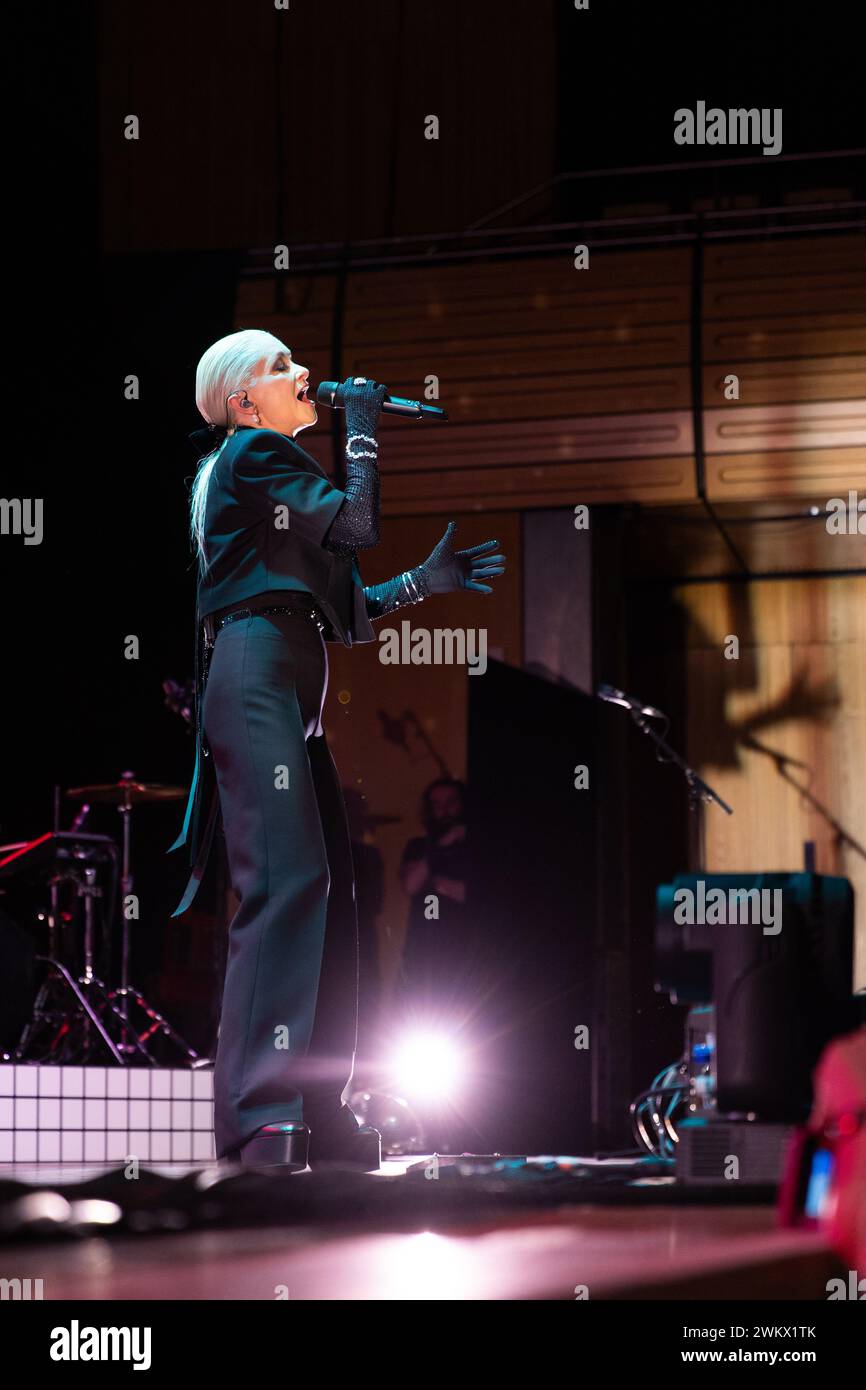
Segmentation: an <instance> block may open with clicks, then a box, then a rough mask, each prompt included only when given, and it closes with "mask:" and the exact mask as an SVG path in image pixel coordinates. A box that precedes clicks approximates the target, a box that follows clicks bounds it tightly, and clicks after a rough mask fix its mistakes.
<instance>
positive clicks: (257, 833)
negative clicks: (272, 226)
mask: <svg viewBox="0 0 866 1390" xmlns="http://www.w3.org/2000/svg"><path fill="white" fill-rule="evenodd" d="M342 393H343V399H344V403H345V412H346V446H345V450H346V486H345V490H341V489H339V488H336V487H334V486H333V485H332V484H331V482H330V481H329V479H328V477H327V475H326V474H325V473H324V472H323V470H322V469H321V468H320V467H319V465H318V464H317V463H316V461H315V460H314V459H313V458H311V457H310V455H309V454H307V453H305V452H304V450H303V449H301V448H300V446H299V445H298V444H297V443H296V442H295V439H296V436H297V435H299V434H300V433H301V431H302V430H305V429H308V428H309V427H310V425H313V424H315V422H316V406H315V403H314V401H313V399H312V398H311V394H310V383H309V372H308V369H307V368H306V367H302V366H301V365H300V363H298V362H296V361H295V360H294V359H293V357H292V354H291V351H290V349H289V348H287V347H285V345H284V344H283V343H281V342H280V341H279V339H278V338H275V337H273V335H272V334H270V333H266V332H263V331H260V330H258V329H244V330H243V331H241V332H239V333H231V334H229V335H228V337H225V338H221V339H220V340H219V341H218V342H216V343H214V344H213V345H212V346H211V347H209V348H208V349H207V351H206V352H205V353H204V355H203V357H202V358H201V361H200V362H199V364H198V369H197V372H196V405H197V407H198V409H199V412H200V413H201V415H202V416H203V417H204V419H205V421H206V422H207V424H208V427H209V430H208V431H204V430H199V431H196V433H195V434H194V435H193V439H194V441H195V442H196V443H198V444H202V443H205V444H206V447H207V450H208V452H206V453H205V455H204V456H203V457H202V458H201V460H200V462H199V467H198V471H197V474H196V477H195V481H194V483H193V487H192V498H191V530H192V536H193V542H194V545H195V548H196V550H197V553H198V561H199V582H198V603H197V615H196V768H195V774H194V778H193V786H192V790H191V792H190V798H189V803H188V806H187V812H186V817H185V820H184V826H183V829H182V831H181V834H180V836H179V837H178V839H177V841H176V842H175V844H174V845H173V846H172V848H173V849H176V848H178V847H179V846H180V845H183V844H187V845H188V847H189V854H190V862H191V865H192V876H191V878H190V881H189V884H188V887H187V890H186V893H185V894H184V897H183V899H182V901H181V903H180V905H179V906H178V908H177V909H176V910H175V914H174V915H175V916H179V915H180V914H181V913H182V912H185V911H186V909H187V908H188V907H189V905H190V903H191V902H192V899H193V897H194V896H195V891H196V888H197V887H198V884H199V882H200V881H201V876H202V874H203V872H204V868H205V864H206V861H207V856H208V851H209V847H210V844H211V841H212V838H213V833H214V829H215V825H216V822H217V819H218V817H219V816H220V815H221V818H222V824H223V828H224V832H225V839H226V847H227V851H228V863H229V871H230V875H231V881H232V886H233V888H234V890H235V892H236V894H237V896H238V899H239V904H240V905H239V907H238V909H237V912H236V914H235V916H234V918H233V920H232V923H231V926H230V929H229V948H228V962H227V967H226V977H225V986H224V992H223V1000H222V1011H221V1019H220V1032H219V1041H218V1045H217V1054H216V1062H215V1069H214V1130H215V1138H216V1151H217V1157H219V1158H230V1159H235V1160H239V1161H240V1162H241V1163H243V1164H247V1165H250V1166H271V1165H279V1166H282V1167H285V1168H286V1169H287V1170H288V1171H293V1170H295V1169H298V1168H304V1167H306V1165H307V1162H308V1160H309V1162H310V1163H317V1162H326V1163H332V1164H344V1165H346V1166H351V1167H357V1168H360V1169H366V1170H369V1169H372V1168H376V1167H378V1166H379V1163H380V1154H381V1147H380V1135H379V1133H378V1131H377V1130H375V1129H372V1128H371V1127H369V1126H362V1125H359V1124H358V1121H357V1119H356V1117H355V1116H354V1115H353V1113H352V1111H351V1110H350V1109H349V1108H348V1106H347V1105H346V1104H345V1103H344V1098H345V1097H346V1096H347V1095H348V1094H349V1087H350V1082H351V1078H352V1070H353V1066H354V1052H355V1045H356V1033H357V983H358V931H357V917H356V912H355V892H354V879H353V871H352V858H351V848H350V840H349V830H348V824H347V820H346V812H345V808H344V805H343V797H342V791H341V788H340V783H339V778H338V774H337V771H336V768H335V766H334V762H333V759H332V757H331V754H330V751H329V749H328V745H327V741H326V738H325V733H324V729H323V728H322V722H321V717H322V707H323V703H324V699H325V693H326V690H327V684H328V657H327V649H326V646H325V643H326V642H328V641H341V642H343V643H344V644H345V645H346V646H351V645H352V643H353V642H371V641H375V633H374V631H373V628H372V626H371V620H375V619H376V618H380V617H383V616H384V615H385V614H387V613H391V612H393V611H394V610H395V609H397V608H401V607H404V606H406V605H408V604H414V603H419V602H421V601H422V600H423V599H425V598H427V597H429V595H430V594H435V593H449V592H451V591H454V590H457V589H472V590H474V591H476V592H479V593H490V592H491V589H490V585H489V584H487V583H485V582H484V581H485V580H487V579H490V578H492V577H493V576H495V575H498V574H502V573H503V571H504V557H503V556H502V555H500V554H494V553H492V552H494V551H496V548H497V546H498V544H499V542H498V541H485V542H484V543H483V544H481V545H477V546H474V547H473V548H472V549H471V550H461V551H455V550H453V549H452V545H451V539H452V533H453V531H454V523H453V522H451V523H449V526H448V528H447V530H446V532H445V534H444V536H443V537H442V539H441V540H440V541H439V543H438V545H437V546H436V548H435V549H434V550H433V552H432V554H431V555H430V556H429V557H428V559H427V560H425V561H424V563H423V564H421V565H417V566H416V567H415V568H414V569H410V570H406V571H404V572H403V574H401V575H398V576H397V577H396V578H395V579H389V580H387V581H386V582H385V583H383V584H376V585H373V586H372V587H368V588H364V587H363V586H362V584H361V577H360V574H359V571H358V566H357V561H356V552H357V551H359V550H365V549H369V548H370V547H371V546H374V545H375V544H376V543H377V541H378V539H379V474H378V467H377V453H378V443H377V429H378V423H379V415H380V412H381V408H382V402H383V399H384V397H385V394H386V393H385V388H384V387H382V386H379V385H377V384H376V382H372V381H367V380H366V379H365V378H363V377H354V378H349V379H348V380H347V381H346V382H345V383H344V384H343V386H342Z"/></svg>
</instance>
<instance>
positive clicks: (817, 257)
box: [703, 236, 866, 501]
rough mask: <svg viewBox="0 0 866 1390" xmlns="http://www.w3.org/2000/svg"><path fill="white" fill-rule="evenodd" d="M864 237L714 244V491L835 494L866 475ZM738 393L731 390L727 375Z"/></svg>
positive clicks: (708, 280)
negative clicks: (727, 388)
mask: <svg viewBox="0 0 866 1390" xmlns="http://www.w3.org/2000/svg"><path fill="white" fill-rule="evenodd" d="M864 353H866V238H864V237H863V236H842V237H823V238H816V237H796V238H793V239H791V238H782V239H781V241H779V242H776V241H773V242H771V241H765V242H757V243H751V244H747V245H733V246H719V247H714V248H708V250H707V252H706V256H705V264H704V285H703V355H704V362H705V364H706V365H705V367H704V373H703V378H704V402H703V404H704V422H705V435H704V437H705V449H706V479H707V491H708V494H709V496H710V497H711V498H712V499H713V500H715V501H748V500H756V499H767V498H778V499H779V500H782V499H786V498H794V497H808V496H810V495H811V496H820V495H823V496H827V497H830V496H835V495H837V494H838V493H839V491H841V490H847V488H849V487H854V488H856V487H858V486H862V484H863V481H864V479H866V466H864V464H866V358H864ZM729 375H735V376H736V377H737V378H738V381H739V396H738V399H736V400H726V399H725V396H724V390H725V378H726V377H727V376H729Z"/></svg>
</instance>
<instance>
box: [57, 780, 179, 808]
mask: <svg viewBox="0 0 866 1390" xmlns="http://www.w3.org/2000/svg"><path fill="white" fill-rule="evenodd" d="M66 795H67V796H68V797H70V798H71V799H72V800H73V801H107V802H111V803H114V804H115V805H118V806H119V805H121V804H126V805H131V804H133V803H134V802H137V801H181V800H182V799H183V798H184V797H185V796H186V791H185V789H184V788H183V787H168V786H164V785H163V784H162V783H160V782H128V781H120V782H103V783H97V784H95V785H94V786H91V787H70V788H69V790H68V791H67V793H66Z"/></svg>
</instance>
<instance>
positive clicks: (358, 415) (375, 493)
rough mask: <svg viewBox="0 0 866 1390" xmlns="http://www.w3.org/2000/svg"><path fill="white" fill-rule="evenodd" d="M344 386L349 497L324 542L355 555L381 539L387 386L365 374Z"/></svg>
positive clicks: (338, 550)
mask: <svg viewBox="0 0 866 1390" xmlns="http://www.w3.org/2000/svg"><path fill="white" fill-rule="evenodd" d="M340 389H341V393H342V397H343V401H344V404H345V410H346V486H345V488H344V489H343V491H344V492H345V494H346V498H345V501H344V502H343V503H342V505H341V507H340V510H339V511H338V512H337V515H336V516H335V517H334V520H333V522H332V523H331V525H330V527H329V529H328V534H327V536H326V537H325V540H324V542H323V544H324V546H325V548H326V549H327V550H333V551H336V552H337V554H338V555H354V553H355V551H356V550H366V549H369V547H370V546H373V545H377V544H378V541H379V467H378V453H379V444H378V441H377V439H376V432H377V430H378V428H379V416H380V415H381V413H382V402H383V400H384V399H385V396H386V395H387V390H386V388H385V387H384V386H379V385H378V384H377V383H376V382H375V381H367V380H366V379H364V378H363V377H347V378H346V380H345V381H344V382H343V383H342V386H341V388H340Z"/></svg>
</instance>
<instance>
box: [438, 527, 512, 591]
mask: <svg viewBox="0 0 866 1390" xmlns="http://www.w3.org/2000/svg"><path fill="white" fill-rule="evenodd" d="M454 529H455V528H454V522H453V521H449V523H448V526H447V528H446V530H445V534H444V536H443V537H442V539H441V540H440V542H439V544H438V545H437V546H436V548H435V549H434V550H433V552H432V554H431V555H429V556H428V558H427V559H426V560H425V561H424V563H423V564H422V565H419V566H418V568H419V569H420V571H421V576H422V581H423V583H424V584H425V585H426V587H427V589H428V591H429V592H430V593H431V594H451V593H454V591H455V590H457V589H475V590H476V592H477V593H479V594H490V593H492V592H493V590H492V589H491V587H490V585H489V584H483V583H480V582H479V581H480V580H483V579H492V578H493V577H494V576H495V575H497V574H504V573H505V556H504V555H498V554H497V555H492V554H491V553H490V552H491V551H494V550H496V547H497V546H498V544H499V542H498V541H482V542H481V544H480V545H473V546H472V548H471V549H470V550H453V549H452V547H451V537H452V536H453V534H454Z"/></svg>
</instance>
